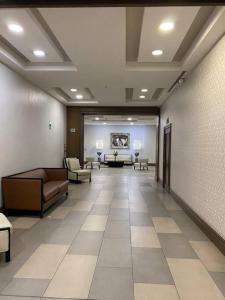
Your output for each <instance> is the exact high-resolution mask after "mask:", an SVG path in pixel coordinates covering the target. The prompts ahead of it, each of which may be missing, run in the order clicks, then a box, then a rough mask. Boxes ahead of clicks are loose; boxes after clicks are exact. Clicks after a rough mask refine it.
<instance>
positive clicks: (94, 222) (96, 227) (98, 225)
mask: <svg viewBox="0 0 225 300" xmlns="http://www.w3.org/2000/svg"><path fill="white" fill-rule="evenodd" d="M107 219H108V217H107V216H100V215H99V216H98V215H89V216H87V218H86V220H85V222H84V224H83V226H82V227H81V230H82V231H104V230H105V227H106V223H107Z"/></svg>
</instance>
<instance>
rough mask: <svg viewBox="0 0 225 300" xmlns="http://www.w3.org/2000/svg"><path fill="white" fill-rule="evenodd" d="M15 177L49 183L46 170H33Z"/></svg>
mask: <svg viewBox="0 0 225 300" xmlns="http://www.w3.org/2000/svg"><path fill="white" fill-rule="evenodd" d="M15 177H22V178H41V179H43V182H44V183H46V182H47V181H48V176H47V174H46V172H45V170H44V169H36V170H31V171H28V172H24V173H21V174H18V175H15Z"/></svg>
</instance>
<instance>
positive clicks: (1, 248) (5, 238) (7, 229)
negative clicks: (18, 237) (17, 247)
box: [0, 213, 12, 262]
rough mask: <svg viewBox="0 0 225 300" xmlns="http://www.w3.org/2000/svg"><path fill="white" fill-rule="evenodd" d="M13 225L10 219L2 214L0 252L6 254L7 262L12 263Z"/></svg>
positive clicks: (0, 216)
mask: <svg viewBox="0 0 225 300" xmlns="http://www.w3.org/2000/svg"><path fill="white" fill-rule="evenodd" d="M11 233H12V225H11V223H10V222H9V221H8V219H7V218H6V217H5V216H4V215H3V214H1V213H0V252H5V261H6V262H9V261H10V236H11Z"/></svg>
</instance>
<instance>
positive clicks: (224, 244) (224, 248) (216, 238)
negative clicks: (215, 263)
mask: <svg viewBox="0 0 225 300" xmlns="http://www.w3.org/2000/svg"><path fill="white" fill-rule="evenodd" d="M170 193H171V196H172V197H173V199H174V200H175V201H176V202H177V203H178V204H179V205H180V206H181V207H182V208H183V210H184V211H185V212H186V213H187V215H188V216H189V217H190V218H191V219H192V221H193V222H194V223H195V224H196V225H198V227H200V229H201V230H202V231H203V232H204V233H205V235H206V236H207V237H208V238H209V239H210V240H211V241H212V242H213V243H214V244H215V245H216V247H217V248H218V249H219V250H220V251H221V252H222V253H223V255H225V240H224V239H223V238H222V237H221V236H220V235H219V234H218V233H217V232H216V231H215V230H214V229H213V228H212V227H211V226H209V224H207V223H206V222H205V221H204V220H203V219H202V218H201V217H200V216H199V215H198V214H197V213H196V212H195V211H194V210H193V209H192V208H191V207H190V206H189V205H187V204H186V203H185V202H184V200H183V199H182V198H180V197H179V196H178V195H177V194H176V193H175V192H174V191H173V190H170Z"/></svg>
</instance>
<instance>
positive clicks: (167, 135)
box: [163, 124, 172, 191]
mask: <svg viewBox="0 0 225 300" xmlns="http://www.w3.org/2000/svg"><path fill="white" fill-rule="evenodd" d="M171 134H172V125H171V124H169V125H167V126H165V127H164V136H163V187H164V188H165V189H166V190H167V191H170V170H171Z"/></svg>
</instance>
